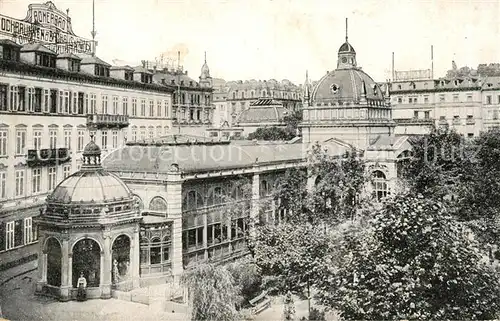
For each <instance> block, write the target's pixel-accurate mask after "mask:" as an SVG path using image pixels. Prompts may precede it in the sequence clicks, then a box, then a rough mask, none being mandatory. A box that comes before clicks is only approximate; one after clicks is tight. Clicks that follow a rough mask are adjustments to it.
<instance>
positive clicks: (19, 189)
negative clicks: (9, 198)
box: [15, 170, 24, 197]
mask: <svg viewBox="0 0 500 321" xmlns="http://www.w3.org/2000/svg"><path fill="white" fill-rule="evenodd" d="M15 195H16V197H18V196H24V170H17V171H16V193H15Z"/></svg>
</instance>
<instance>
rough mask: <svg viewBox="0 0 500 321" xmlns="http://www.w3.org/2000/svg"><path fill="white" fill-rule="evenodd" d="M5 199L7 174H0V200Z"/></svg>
mask: <svg viewBox="0 0 500 321" xmlns="http://www.w3.org/2000/svg"><path fill="white" fill-rule="evenodd" d="M4 198H7V173H6V172H0V199H4Z"/></svg>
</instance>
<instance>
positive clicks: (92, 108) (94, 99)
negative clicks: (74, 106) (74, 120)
mask: <svg viewBox="0 0 500 321" xmlns="http://www.w3.org/2000/svg"><path fill="white" fill-rule="evenodd" d="M96 113H97V96H96V94H90V114H96Z"/></svg>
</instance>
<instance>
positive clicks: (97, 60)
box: [80, 56, 111, 67]
mask: <svg viewBox="0 0 500 321" xmlns="http://www.w3.org/2000/svg"><path fill="white" fill-rule="evenodd" d="M80 64H82V65H89V64H96V65H104V66H106V67H111V65H110V64H108V63H107V62H105V61H104V60H102V59H101V58H99V57H96V56H90V57H86V58H83V59H82V61H81V62H80Z"/></svg>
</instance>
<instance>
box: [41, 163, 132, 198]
mask: <svg viewBox="0 0 500 321" xmlns="http://www.w3.org/2000/svg"><path fill="white" fill-rule="evenodd" d="M131 197H132V196H131V192H130V190H129V188H128V187H127V185H125V183H123V181H122V180H121V179H120V178H118V177H116V176H115V175H113V174H111V173H108V172H106V171H104V170H103V169H100V170H96V171H79V172H76V173H74V174H73V175H71V176H69V177H67V178H66V179H64V180H63V181H62V182H61V183H60V184H59V185H57V187H56V188H55V189H54V191H53V192H52V193H51V194H50V196H49V197H48V199H47V200H48V202H51V203H71V202H74V203H77V202H84V203H90V202H95V203H102V202H109V201H116V200H120V199H129V198H131Z"/></svg>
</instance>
